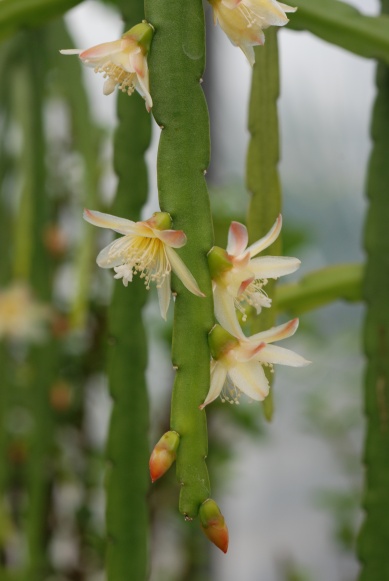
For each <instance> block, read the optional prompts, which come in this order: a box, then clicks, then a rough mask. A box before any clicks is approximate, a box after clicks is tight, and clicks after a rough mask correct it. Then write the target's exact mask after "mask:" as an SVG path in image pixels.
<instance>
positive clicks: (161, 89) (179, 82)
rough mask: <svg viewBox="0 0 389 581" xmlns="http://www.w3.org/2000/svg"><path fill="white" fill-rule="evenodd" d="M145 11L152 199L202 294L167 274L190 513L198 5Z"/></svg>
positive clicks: (175, 403)
mask: <svg viewBox="0 0 389 581" xmlns="http://www.w3.org/2000/svg"><path fill="white" fill-rule="evenodd" d="M146 18H147V20H148V21H149V22H150V23H151V24H152V25H153V26H154V27H155V35H154V40H153V44H152V47H151V53H150V58H149V64H150V84H151V95H152V97H153V99H154V108H153V114H154V116H155V119H156V121H157V123H158V125H159V126H160V127H161V129H162V133H161V138H160V142H159V149H158V167H157V170H158V189H159V201H160V206H161V210H162V211H163V212H169V213H170V215H171V217H172V219H173V227H174V228H175V229H178V230H183V231H184V232H185V234H186V235H187V238H188V242H187V244H186V246H184V247H183V248H182V249H180V250H179V253H180V256H181V257H182V258H183V260H184V262H185V263H186V265H187V266H188V267H189V268H190V270H191V272H192V274H193V275H194V277H195V279H196V280H197V283H198V285H199V287H200V289H201V290H202V291H203V292H204V293H205V294H206V297H205V298H199V297H196V296H194V295H192V294H190V293H189V292H188V291H187V290H186V289H185V288H184V287H183V285H182V284H181V283H180V282H179V281H178V280H177V279H176V278H173V285H172V286H173V289H174V292H175V293H177V297H176V301H175V309H174V327H173V352H172V359H173V365H174V366H175V368H176V377H175V382H174V388H173V397H172V408H171V429H172V430H175V431H176V432H178V434H179V435H180V437H181V440H180V446H179V448H178V452H177V479H178V481H179V483H180V485H181V492H180V503H179V509H180V512H181V513H182V514H184V515H185V516H186V517H187V518H188V519H193V518H195V517H196V516H197V514H198V509H199V506H200V504H201V503H202V502H203V501H204V500H206V499H207V498H208V497H209V495H210V484H209V477H208V471H207V467H206V463H205V458H206V456H207V451H208V438H207V424H206V415H205V412H204V411H200V410H199V409H198V408H199V405H200V404H201V403H202V402H203V401H204V399H205V397H206V395H207V393H208V390H209V385H210V365H209V362H210V353H209V348H208V332H209V331H210V329H211V327H212V326H213V324H214V319H213V300H212V288H211V280H210V276H209V271H208V264H207V252H208V251H209V249H210V248H211V247H212V245H213V228H212V221H211V211H210V204H209V197H208V191H207V186H206V182H205V177H204V174H205V172H206V169H207V167H208V163H209V153H210V143H209V120H208V110H207V105H206V102H205V98H204V94H203V91H202V89H201V86H200V83H201V78H202V75H203V71H204V65H205V38H204V36H205V34H204V33H205V26H204V14H203V6H202V2H201V0H171V1H170V2H161V1H160V0H146Z"/></svg>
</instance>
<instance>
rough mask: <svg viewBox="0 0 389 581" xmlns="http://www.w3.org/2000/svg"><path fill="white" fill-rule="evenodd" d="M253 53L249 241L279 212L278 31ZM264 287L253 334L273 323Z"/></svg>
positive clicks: (267, 405)
mask: <svg viewBox="0 0 389 581" xmlns="http://www.w3.org/2000/svg"><path fill="white" fill-rule="evenodd" d="M254 52H255V65H254V67H253V77H252V85H251V96H250V109H249V122H248V126H249V131H250V136H251V137H250V142H249V148H248V154H247V165H246V184H247V188H248V190H249V192H250V194H251V200H250V205H249V211H248V217H247V227H248V231H249V238H250V243H252V242H255V240H258V239H259V238H261V237H262V236H264V235H265V234H266V233H267V232H268V231H269V230H270V228H271V227H272V225H273V224H274V222H275V220H276V218H277V216H278V214H279V213H280V212H281V187H280V180H279V176H278V162H279V158H280V154H279V132H278V114H277V100H278V97H279V93H280V87H279V66H278V44H277V31H276V29H275V28H269V30H268V31H267V32H266V43H265V45H264V46H258V47H255V49H254ZM281 251H282V248H281V238H280V237H278V239H277V240H276V241H275V242H274V243H273V244H272V245H271V246H270V247H269V248H267V249H266V250H265V251H264V253H265V254H271V255H273V256H278V255H280V254H281ZM265 290H266V292H267V293H268V295H269V297H270V298H272V301H273V303H272V307H271V308H270V309H263V310H262V312H261V316H260V317H256V318H254V319H253V321H252V332H253V333H256V332H258V331H263V330H264V329H268V328H270V327H272V326H273V325H274V324H275V318H276V305H275V300H274V298H275V297H274V295H275V293H274V290H275V281H274V280H270V281H269V282H268V284H267V285H266V287H265ZM265 371H266V370H265ZM267 377H268V379H269V381H271V379H272V374H270V373H267ZM263 405H264V412H265V416H266V417H267V418H268V419H271V417H272V414H273V401H272V390H271V391H270V393H269V395H268V397H267V398H266V400H265V401H264V404H263Z"/></svg>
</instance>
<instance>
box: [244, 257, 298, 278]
mask: <svg viewBox="0 0 389 581" xmlns="http://www.w3.org/2000/svg"><path fill="white" fill-rule="evenodd" d="M300 264H301V261H300V260H299V259H298V258H291V257H289V256H260V257H259V258H252V259H251V261H250V268H251V269H252V271H253V273H254V274H255V278H257V279H258V278H259V279H263V278H278V277H279V276H283V275H285V274H291V273H292V272H295V271H296V270H297V269H298V268H299V266H300Z"/></svg>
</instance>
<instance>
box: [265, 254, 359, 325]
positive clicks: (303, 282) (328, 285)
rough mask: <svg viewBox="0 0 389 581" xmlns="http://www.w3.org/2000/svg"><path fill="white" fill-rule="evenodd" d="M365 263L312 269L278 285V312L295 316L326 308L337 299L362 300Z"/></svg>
mask: <svg viewBox="0 0 389 581" xmlns="http://www.w3.org/2000/svg"><path fill="white" fill-rule="evenodd" d="M363 274H364V267H363V265H362V264H334V265H331V266H326V267H325V268H321V269H320V270H315V271H313V272H309V273H308V274H306V275H304V276H303V277H301V278H300V279H299V280H298V281H297V282H292V283H287V284H280V285H278V286H277V288H276V305H277V311H278V312H280V313H282V312H285V311H286V312H287V313H290V314H292V315H294V316H296V315H300V314H301V313H305V312H308V311H313V310H314V309H318V308H320V307H324V306H326V305H328V304H330V303H332V302H333V301H336V300H339V299H340V300H345V301H348V302H352V303H353V302H359V301H361V300H362V279H363Z"/></svg>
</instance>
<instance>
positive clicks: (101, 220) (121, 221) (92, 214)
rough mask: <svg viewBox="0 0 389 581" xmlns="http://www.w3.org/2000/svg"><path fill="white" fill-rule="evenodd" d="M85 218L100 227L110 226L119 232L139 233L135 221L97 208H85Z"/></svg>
mask: <svg viewBox="0 0 389 581" xmlns="http://www.w3.org/2000/svg"><path fill="white" fill-rule="evenodd" d="M84 220H86V221H87V222H89V223H90V224H93V226H98V227H99V228H109V229H110V230H114V231H115V232H118V233H119V234H137V228H136V224H135V222H133V221H132V220H127V219H126V218H118V217H117V216H112V215H111V214H104V213H103V212H96V211H95V210H88V209H87V208H85V209H84Z"/></svg>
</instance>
